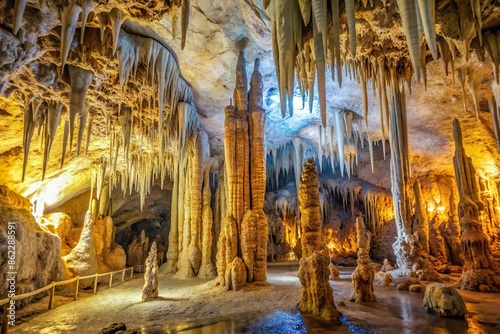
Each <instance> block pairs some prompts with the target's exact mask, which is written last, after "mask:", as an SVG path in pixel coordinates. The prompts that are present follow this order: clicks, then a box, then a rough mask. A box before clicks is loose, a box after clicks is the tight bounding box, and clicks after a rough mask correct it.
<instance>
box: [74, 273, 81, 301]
mask: <svg viewBox="0 0 500 334" xmlns="http://www.w3.org/2000/svg"><path fill="white" fill-rule="evenodd" d="M79 285H80V276H77V278H76V288H75V299H74V300H76V299H77V298H78V287H79Z"/></svg>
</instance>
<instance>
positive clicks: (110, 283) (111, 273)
mask: <svg viewBox="0 0 500 334" xmlns="http://www.w3.org/2000/svg"><path fill="white" fill-rule="evenodd" d="M112 285H113V271H112V272H110V273H109V287H110V288H111V286H112Z"/></svg>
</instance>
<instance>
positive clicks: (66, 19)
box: [61, 0, 82, 73]
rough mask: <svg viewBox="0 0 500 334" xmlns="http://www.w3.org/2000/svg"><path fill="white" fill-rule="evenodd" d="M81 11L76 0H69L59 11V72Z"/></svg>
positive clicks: (62, 68)
mask: <svg viewBox="0 0 500 334" xmlns="http://www.w3.org/2000/svg"><path fill="white" fill-rule="evenodd" d="M81 11H82V7H80V6H78V5H77V4H76V0H70V1H69V3H68V5H67V6H64V8H63V10H62V12H61V73H62V72H63V71H64V65H65V64H66V59H67V58H68V54H69V50H70V48H71V43H72V42H73V37H74V36H75V30H76V21H78V16H79V15H80V13H81Z"/></svg>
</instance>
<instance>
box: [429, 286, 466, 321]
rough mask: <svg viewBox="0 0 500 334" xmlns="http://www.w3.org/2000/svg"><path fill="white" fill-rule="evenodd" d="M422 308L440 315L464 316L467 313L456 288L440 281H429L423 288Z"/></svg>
mask: <svg viewBox="0 0 500 334" xmlns="http://www.w3.org/2000/svg"><path fill="white" fill-rule="evenodd" d="M424 308H425V309H426V310H427V311H428V312H433V313H436V314H437V315H439V316H442V317H464V316H465V314H466V313H467V308H466V306H465V303H464V300H463V299H462V297H461V296H460V294H459V293H458V292H457V290H455V288H453V287H451V286H445V285H443V284H441V283H431V284H429V285H428V286H427V287H426V288H425V295H424Z"/></svg>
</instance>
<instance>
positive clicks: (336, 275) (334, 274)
mask: <svg viewBox="0 0 500 334" xmlns="http://www.w3.org/2000/svg"><path fill="white" fill-rule="evenodd" d="M328 270H330V279H331V280H332V281H340V271H339V270H338V269H337V267H336V266H335V265H334V264H333V263H331V262H330V264H329V265H328Z"/></svg>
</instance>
